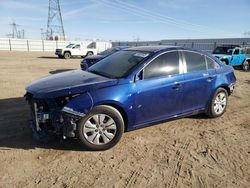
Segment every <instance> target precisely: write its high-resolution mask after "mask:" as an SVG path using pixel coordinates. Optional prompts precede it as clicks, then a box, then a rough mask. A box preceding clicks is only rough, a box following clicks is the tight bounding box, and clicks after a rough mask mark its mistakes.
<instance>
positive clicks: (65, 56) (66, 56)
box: [63, 52, 71, 59]
mask: <svg viewBox="0 0 250 188" xmlns="http://www.w3.org/2000/svg"><path fill="white" fill-rule="evenodd" d="M63 57H64V59H69V58H70V57H71V55H70V53H69V52H65V53H64V56H63Z"/></svg>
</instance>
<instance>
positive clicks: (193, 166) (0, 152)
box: [0, 51, 250, 187]
mask: <svg viewBox="0 0 250 188" xmlns="http://www.w3.org/2000/svg"><path fill="white" fill-rule="evenodd" d="M79 62H80V59H71V60H63V59H57V58H55V56H54V55H53V53H27V52H26V53H21V52H3V51H0V89H1V90H0V187H24V186H25V187H51V186H55V187H92V186H93V187H101V186H102V187H250V72H241V71H240V70H237V71H236V76H237V79H238V82H237V86H236V90H235V93H234V94H233V95H232V96H231V97H230V99H229V106H228V110H227V112H226V113H225V114H224V115H223V117H221V118H218V119H207V118H206V117H205V116H202V115H201V116H194V117H189V118H184V119H180V120H175V121H170V122H165V123H162V124H159V125H155V126H152V127H148V128H144V129H140V130H137V131H133V132H129V133H126V134H125V135H124V136H123V138H122V140H121V142H120V143H119V144H118V145H117V146H116V147H115V148H113V149H110V150H108V151H105V152H89V151H84V150H83V149H82V148H80V147H79V145H78V144H77V142H76V141H74V140H65V141H56V142H53V143H50V144H46V145H43V144H40V143H37V142H36V141H34V140H33V138H32V135H31V131H30V129H29V128H28V120H29V110H28V107H27V105H26V103H25V101H24V99H23V95H24V92H25V91H24V88H25V85H26V84H28V83H29V82H31V81H32V80H34V79H38V78H40V77H42V76H44V75H48V74H55V73H57V72H61V71H65V70H69V69H76V68H78V67H79Z"/></svg>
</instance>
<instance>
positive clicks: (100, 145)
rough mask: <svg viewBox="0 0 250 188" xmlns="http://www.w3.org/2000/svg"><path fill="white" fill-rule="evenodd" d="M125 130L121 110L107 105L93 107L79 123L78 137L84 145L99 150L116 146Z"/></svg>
mask: <svg viewBox="0 0 250 188" xmlns="http://www.w3.org/2000/svg"><path fill="white" fill-rule="evenodd" d="M123 132H124V121H123V118H122V116H121V114H120V112H119V111H118V110H117V109H115V108H113V107H111V106H107V105H101V106H97V107H95V108H93V110H91V112H90V113H88V114H87V115H86V116H85V117H84V118H83V119H82V120H80V122H79V123H78V125H77V130H76V133H77V138H78V141H79V143H80V144H81V145H83V147H85V148H87V149H89V150H93V151H98V150H107V149H109V148H111V147H113V146H115V145H116V144H117V143H118V142H119V140H120V139H121V137H122V134H123Z"/></svg>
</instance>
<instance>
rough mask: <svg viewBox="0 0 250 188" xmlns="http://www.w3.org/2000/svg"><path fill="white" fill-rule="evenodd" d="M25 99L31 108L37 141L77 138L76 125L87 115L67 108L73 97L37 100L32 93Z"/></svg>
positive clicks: (27, 94) (32, 125) (31, 123)
mask: <svg viewBox="0 0 250 188" xmlns="http://www.w3.org/2000/svg"><path fill="white" fill-rule="evenodd" d="M25 98H26V100H27V102H28V104H29V106H30V110H31V121H30V126H31V129H32V131H33V135H34V137H35V139H37V140H39V141H42V142H48V141H50V140H52V139H54V138H55V137H56V136H59V137H61V138H66V137H75V130H76V128H77V127H76V123H77V121H78V120H79V119H81V118H82V117H83V116H84V115H85V114H84V113H81V112H75V111H74V110H73V109H71V108H68V107H66V104H68V103H69V101H70V100H71V97H58V98H48V99H36V98H34V97H33V95H32V94H31V93H28V92H27V93H26V95H25Z"/></svg>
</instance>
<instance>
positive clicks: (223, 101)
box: [214, 92, 227, 115]
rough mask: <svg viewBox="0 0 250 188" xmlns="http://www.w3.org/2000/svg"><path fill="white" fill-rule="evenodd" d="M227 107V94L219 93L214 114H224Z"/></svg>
mask: <svg viewBox="0 0 250 188" xmlns="http://www.w3.org/2000/svg"><path fill="white" fill-rule="evenodd" d="M226 105H227V97H226V94H225V93H224V92H220V93H218V94H217V96H216V97H215V101H214V112H215V113H216V114H217V115H220V114H222V113H223V112H224V110H225V108H226Z"/></svg>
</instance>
